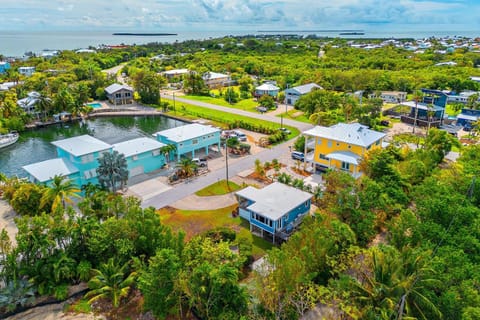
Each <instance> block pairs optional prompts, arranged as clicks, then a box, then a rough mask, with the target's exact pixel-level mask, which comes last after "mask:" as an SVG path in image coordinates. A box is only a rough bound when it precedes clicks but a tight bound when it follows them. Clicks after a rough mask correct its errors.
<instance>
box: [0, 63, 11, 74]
mask: <svg viewBox="0 0 480 320" xmlns="http://www.w3.org/2000/svg"><path fill="white" fill-rule="evenodd" d="M8 69H10V63H9V62H8V61H0V73H6V72H7V70H8Z"/></svg>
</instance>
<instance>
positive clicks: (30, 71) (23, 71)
mask: <svg viewBox="0 0 480 320" xmlns="http://www.w3.org/2000/svg"><path fill="white" fill-rule="evenodd" d="M18 73H20V74H21V75H24V76H26V77H30V76H31V75H32V74H34V73H35V67H19V68H18Z"/></svg>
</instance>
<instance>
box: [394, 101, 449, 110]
mask: <svg viewBox="0 0 480 320" xmlns="http://www.w3.org/2000/svg"><path fill="white" fill-rule="evenodd" d="M400 104H401V105H403V106H407V107H410V108H418V110H427V111H428V110H434V111H442V110H443V108H442V107H440V106H436V105H431V104H425V103H421V102H415V101H404V102H402V103H400Z"/></svg>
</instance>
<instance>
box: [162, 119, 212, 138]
mask: <svg viewBox="0 0 480 320" xmlns="http://www.w3.org/2000/svg"><path fill="white" fill-rule="evenodd" d="M215 132H220V130H219V129H217V128H214V127H212V126H206V125H202V124H198V123H192V124H187V125H184V126H180V127H176V128H171V129H167V130H163V131H159V132H157V133H155V134H154V136H157V135H159V136H162V137H165V138H167V139H168V140H170V141H172V142H182V141H187V140H191V139H195V138H198V137H201V136H204V135H206V134H210V133H215Z"/></svg>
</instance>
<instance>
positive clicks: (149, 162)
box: [113, 138, 165, 177]
mask: <svg viewBox="0 0 480 320" xmlns="http://www.w3.org/2000/svg"><path fill="white" fill-rule="evenodd" d="M164 146H165V144H163V143H161V142H159V141H157V140H155V139H150V138H137V139H133V140H128V141H125V142H120V143H116V144H114V145H113V150H114V151H118V152H119V153H122V154H123V155H124V156H125V159H126V160H127V166H128V172H129V175H130V177H134V176H137V175H139V174H142V173H148V172H151V171H154V170H158V169H160V168H161V167H163V165H164V164H165V155H164V154H162V152H161V151H160V149H161V148H162V147H164Z"/></svg>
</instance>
